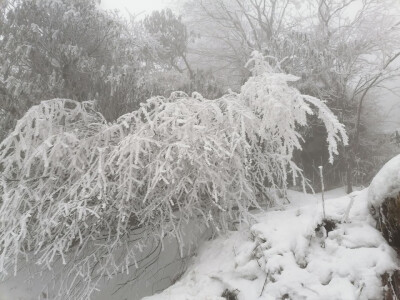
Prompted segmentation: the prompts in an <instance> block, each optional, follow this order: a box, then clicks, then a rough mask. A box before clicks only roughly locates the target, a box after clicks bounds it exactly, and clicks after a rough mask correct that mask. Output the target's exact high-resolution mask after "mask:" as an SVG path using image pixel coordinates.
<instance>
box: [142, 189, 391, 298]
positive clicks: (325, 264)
mask: <svg viewBox="0 0 400 300" xmlns="http://www.w3.org/2000/svg"><path fill="white" fill-rule="evenodd" d="M367 193H368V191H367V190H364V191H361V192H357V193H353V196H354V197H355V201H354V205H353V207H352V210H351V211H350V215H349V223H344V224H337V228H336V229H334V230H333V231H330V232H329V233H328V235H327V237H326V238H324V234H323V233H322V232H315V228H316V226H317V224H319V223H320V222H321V220H322V214H321V206H320V204H319V205H316V204H315V201H314V200H315V196H311V197H310V201H309V202H308V203H313V204H308V205H305V206H304V205H303V206H302V207H298V203H297V202H298V201H297V199H293V200H294V201H292V203H293V202H294V206H293V205H292V206H290V207H288V208H287V209H286V210H283V211H271V212H268V213H263V214H260V215H259V218H258V223H257V224H255V225H253V226H252V227H251V229H250V230H249V229H247V230H246V229H243V230H240V231H238V232H230V233H229V234H227V235H226V236H223V237H220V238H218V239H216V240H214V241H211V242H207V243H206V244H205V245H204V246H203V247H202V248H201V249H200V251H199V254H198V256H197V257H195V258H194V261H193V263H192V265H191V266H190V267H189V268H188V270H187V272H186V273H185V274H184V275H183V277H182V278H181V279H180V280H179V281H178V282H176V283H175V284H174V285H173V286H171V287H170V288H168V289H166V290H165V291H164V292H162V293H161V294H158V295H154V296H152V297H147V298H145V299H146V300H168V299H170V300H172V299H173V300H217V299H220V300H223V299H225V298H222V297H221V295H222V293H223V292H224V291H225V290H226V289H229V290H231V291H236V293H237V297H238V299H239V300H245V299H246V300H255V299H265V300H266V299H268V300H269V299H271V300H272V299H315V300H317V299H318V300H319V299H330V300H335V299H337V300H339V299H340V300H344V299H346V300H352V299H354V300H355V299H361V300H362V299H381V298H382V293H383V288H382V285H381V275H382V274H384V273H385V272H390V271H391V270H394V269H395V268H396V267H397V260H396V254H395V252H394V251H393V249H391V248H390V246H389V245H388V244H387V243H386V241H385V240H384V238H383V237H382V235H381V234H380V233H379V232H378V231H377V230H376V229H375V228H374V225H375V221H374V220H373V218H372V217H371V216H370V215H369V212H368V207H367ZM295 195H296V193H295V192H292V193H290V196H291V197H293V196H295ZM297 195H298V197H299V198H300V199H301V200H300V202H302V203H304V196H303V195H302V194H301V193H297ZM349 201H350V198H349V197H348V196H344V197H341V198H338V199H330V200H327V202H326V211H327V214H328V216H329V218H332V219H335V220H341V218H342V217H343V215H344V213H345V211H346V208H347V206H348V204H349Z"/></svg>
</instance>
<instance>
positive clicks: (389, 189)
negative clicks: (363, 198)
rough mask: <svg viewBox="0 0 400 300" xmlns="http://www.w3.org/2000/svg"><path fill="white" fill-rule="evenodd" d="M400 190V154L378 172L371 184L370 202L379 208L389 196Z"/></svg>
mask: <svg viewBox="0 0 400 300" xmlns="http://www.w3.org/2000/svg"><path fill="white" fill-rule="evenodd" d="M399 192H400V155H397V156H395V157H394V158H392V159H391V160H389V161H388V162H387V163H386V164H385V165H384V166H383V167H382V169H381V170H380V171H379V172H378V174H376V176H375V177H374V179H373V180H372V182H371V185H370V186H369V192H368V202H369V204H370V205H371V206H373V207H375V208H377V207H379V206H380V205H381V204H382V202H383V201H384V200H385V199H386V198H389V197H394V196H397V194H398V193H399Z"/></svg>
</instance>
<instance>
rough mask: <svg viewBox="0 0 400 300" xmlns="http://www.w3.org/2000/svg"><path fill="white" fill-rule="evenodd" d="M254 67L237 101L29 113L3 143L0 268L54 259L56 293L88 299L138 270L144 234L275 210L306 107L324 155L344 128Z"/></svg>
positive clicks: (50, 106)
mask: <svg viewBox="0 0 400 300" xmlns="http://www.w3.org/2000/svg"><path fill="white" fill-rule="evenodd" d="M253 62H254V65H255V66H254V68H253V76H252V77H251V78H250V79H249V81H248V82H247V83H246V84H245V85H244V86H243V87H242V90H241V92H240V93H239V94H236V93H229V94H227V95H225V96H223V97H221V98H219V99H217V100H208V99H204V98H203V97H202V96H201V95H200V94H196V93H195V94H193V95H192V96H188V95H186V94H184V93H182V92H175V93H172V94H171V96H170V97H169V98H165V97H154V98H151V99H149V100H148V101H147V103H144V104H142V105H141V107H140V109H138V110H137V111H134V112H132V113H130V114H126V115H124V116H122V117H120V118H119V119H118V120H117V121H116V122H114V123H112V124H107V123H106V122H105V120H104V118H103V117H102V116H101V115H100V114H98V113H96V112H95V111H94V110H93V103H92V102H84V103H78V102H75V101H72V100H62V99H56V100H50V101H44V102H42V103H41V104H40V105H38V106H35V107H32V108H31V109H30V110H29V111H28V112H27V113H26V114H25V116H24V117H23V118H22V119H21V120H19V122H18V124H17V126H16V128H15V130H14V131H13V132H12V133H11V134H10V135H9V136H8V137H7V138H6V139H5V140H4V141H3V142H2V143H1V144H0V171H1V174H2V175H1V176H0V195H1V208H0V247H1V250H0V272H1V273H2V274H3V275H6V274H7V272H8V271H9V270H12V269H13V268H14V270H16V269H17V263H18V261H19V259H20V258H24V259H32V260H33V261H35V262H37V263H38V264H40V265H42V266H43V267H44V268H49V269H52V268H53V266H54V265H55V264H57V262H60V261H61V262H62V263H63V266H62V268H61V271H58V275H57V277H56V279H57V280H59V283H58V284H59V286H58V287H59V294H58V297H60V298H62V299H86V298H89V297H90V295H91V293H92V292H93V290H94V289H95V288H96V286H97V285H98V282H99V280H100V279H101V278H104V277H111V276H114V275H116V274H117V273H119V272H128V269H129V267H130V266H132V265H134V264H138V262H137V261H136V259H135V257H136V256H137V254H138V253H139V252H140V251H141V249H142V247H144V246H145V245H146V243H147V242H149V241H150V240H151V239H153V240H156V241H159V242H160V241H162V240H163V239H164V238H165V237H167V236H173V237H175V238H177V239H178V241H181V240H182V229H183V227H184V226H185V224H187V223H188V222H189V221H190V220H193V219H198V220H199V221H201V222H205V223H206V224H207V225H208V226H211V227H213V228H214V229H216V230H217V231H219V230H223V229H226V228H227V226H228V223H229V221H230V220H232V219H234V218H241V219H246V218H247V217H248V216H249V213H248V209H249V208H250V207H257V206H258V205H259V201H260V199H263V198H264V200H267V201H268V203H269V204H273V200H274V199H273V198H272V195H271V194H270V193H269V191H270V189H271V187H272V188H279V189H285V188H286V184H287V179H288V176H289V175H291V178H296V177H297V176H300V177H302V173H301V170H300V169H299V168H298V167H297V166H296V164H295V163H294V162H293V161H292V157H293V151H294V150H295V149H299V148H300V142H301V139H302V138H301V136H300V134H299V133H298V132H297V129H298V127H299V126H305V125H306V124H307V122H306V121H307V115H310V114H312V113H313V111H314V110H313V109H316V110H317V113H318V116H319V117H320V118H321V119H322V121H323V122H324V124H325V126H326V129H327V132H328V141H327V142H328V149H329V152H330V154H331V159H332V158H333V154H334V153H336V151H337V142H338V141H340V140H342V141H344V142H347V137H346V134H345V131H344V128H343V125H341V124H340V123H339V122H338V121H337V119H336V117H335V116H334V115H333V114H332V112H330V111H329V109H328V108H327V107H326V106H325V105H324V104H323V103H322V102H321V101H320V100H318V99H316V98H312V97H309V96H303V95H301V94H300V93H299V92H298V91H297V90H296V89H294V88H292V87H290V86H289V85H288V83H287V82H288V81H293V80H295V79H296V78H295V77H293V76H290V75H285V74H274V73H272V72H271V71H270V70H269V67H268V65H267V64H266V63H265V62H264V60H263V58H262V57H261V56H259V55H258V54H255V55H254V56H253ZM59 268H60V267H59ZM56 286H57V285H56ZM67 295H68V296H67Z"/></svg>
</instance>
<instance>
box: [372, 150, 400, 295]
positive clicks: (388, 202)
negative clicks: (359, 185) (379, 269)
mask: <svg viewBox="0 0 400 300" xmlns="http://www.w3.org/2000/svg"><path fill="white" fill-rule="evenodd" d="M368 205H369V206H370V210H371V213H372V215H373V216H374V217H375V219H376V221H377V227H378V229H379V230H380V231H381V232H382V235H383V236H384V237H385V239H386V240H387V241H388V243H389V245H391V246H392V247H393V248H394V249H395V250H396V251H397V254H398V256H399V257H400V155H398V156H396V157H394V158H392V159H391V160H390V161H389V162H387V163H386V164H385V165H384V166H383V168H382V169H381V170H380V171H379V172H378V174H377V175H376V176H375V178H374V179H373V180H372V182H371V185H370V187H369V190H368ZM382 280H383V284H384V286H385V287H386V291H385V297H384V299H385V300H394V299H400V270H397V271H395V272H394V273H393V274H385V275H384V276H383V278H382Z"/></svg>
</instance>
